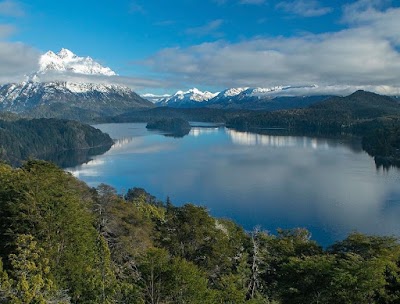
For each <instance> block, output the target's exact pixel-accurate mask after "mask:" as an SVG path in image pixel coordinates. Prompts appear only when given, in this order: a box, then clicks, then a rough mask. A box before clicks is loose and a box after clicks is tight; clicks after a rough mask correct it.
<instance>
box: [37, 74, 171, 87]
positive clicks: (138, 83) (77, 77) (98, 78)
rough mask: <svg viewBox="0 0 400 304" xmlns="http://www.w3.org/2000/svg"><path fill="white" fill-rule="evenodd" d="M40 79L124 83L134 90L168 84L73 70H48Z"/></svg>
mask: <svg viewBox="0 0 400 304" xmlns="http://www.w3.org/2000/svg"><path fill="white" fill-rule="evenodd" d="M38 77H39V80H40V81H42V82H52V81H61V82H65V81H66V82H72V83H95V84H113V85H123V86H126V87H129V88H131V89H133V90H141V89H144V88H160V87H165V86H168V82H167V81H163V80H156V79H147V78H144V77H128V76H118V75H116V76H102V75H86V74H78V73H73V72H47V73H46V74H40V75H39V76H38Z"/></svg>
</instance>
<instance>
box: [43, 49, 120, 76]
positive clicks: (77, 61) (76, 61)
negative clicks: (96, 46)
mask: <svg viewBox="0 0 400 304" xmlns="http://www.w3.org/2000/svg"><path fill="white" fill-rule="evenodd" d="M48 72H71V73H77V74H84V75H100V76H115V75H117V74H116V73H115V72H114V71H113V70H111V69H110V68H108V67H103V66H102V65H101V64H99V63H98V62H96V61H94V60H93V59H92V58H91V57H86V58H85V57H79V56H77V55H75V54H74V53H73V52H71V51H70V50H68V49H64V48H63V49H61V50H60V51H59V52H58V53H57V54H56V53H54V52H53V51H48V52H47V53H45V54H43V55H42V56H41V57H40V59H39V74H46V73H48Z"/></svg>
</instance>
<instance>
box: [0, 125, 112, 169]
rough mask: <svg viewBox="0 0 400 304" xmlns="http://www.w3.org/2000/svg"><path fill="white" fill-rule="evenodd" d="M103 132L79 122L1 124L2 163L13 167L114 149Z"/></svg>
mask: <svg viewBox="0 0 400 304" xmlns="http://www.w3.org/2000/svg"><path fill="white" fill-rule="evenodd" d="M112 143H113V142H112V140H111V138H110V137H109V136H108V135H107V134H104V133H102V132H101V131H100V130H98V129H95V128H93V127H91V126H88V125H84V124H81V123H78V122H76V121H66V120H58V119H32V120H24V119H21V120H16V121H3V120H0V159H2V160H5V161H7V162H9V163H11V164H12V165H19V164H21V162H22V161H23V160H27V159H28V158H33V157H46V155H49V154H52V153H55V152H62V151H68V150H85V149H86V150H87V149H89V148H94V147H107V149H109V148H110V147H111V145H112Z"/></svg>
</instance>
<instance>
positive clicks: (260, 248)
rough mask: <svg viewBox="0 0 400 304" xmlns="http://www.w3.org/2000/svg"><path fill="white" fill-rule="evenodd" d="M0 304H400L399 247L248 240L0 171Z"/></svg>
mask: <svg viewBox="0 0 400 304" xmlns="http://www.w3.org/2000/svg"><path fill="white" fill-rule="evenodd" d="M0 239H1V242H0V259H1V261H2V262H0V303H182V304H183V303H199V304H200V303H210V304H211V303H238V304H240V303H252V304H255V303H282V304H286V303H288V304H291V303H293V304H295V303H327V304H328V303H338V304H341V303H343V304H345V303H357V304H367V303H369V304H371V303H382V304H383V303H385V304H387V303H399V301H400V245H399V242H398V239H396V238H393V237H378V236H366V235H362V234H359V233H353V234H351V235H349V236H348V237H347V238H346V239H345V240H343V241H340V242H337V243H335V244H333V246H331V247H329V248H327V249H323V248H322V247H321V246H319V245H318V244H317V243H316V242H314V241H313V240H311V238H310V234H309V232H308V231H307V230H304V229H300V228H295V229H292V230H279V231H278V232H277V234H275V235H272V234H269V233H267V232H264V231H259V230H254V231H253V232H250V233H247V232H245V231H244V230H243V229H242V228H241V227H239V226H238V225H236V224H235V223H233V222H231V221H229V220H224V219H215V218H213V217H211V216H210V215H209V214H208V212H207V210H206V209H205V208H202V207H196V206H194V205H191V204H187V205H184V206H182V207H175V206H173V205H172V203H171V202H170V201H169V199H167V201H166V202H165V203H164V202H160V201H158V200H157V199H156V198H154V197H153V196H151V195H150V194H148V193H146V192H145V191H144V190H143V189H138V188H132V189H129V190H128V191H127V193H126V194H125V195H124V196H122V195H119V194H117V193H116V191H115V189H113V188H112V187H110V186H107V185H104V184H103V185H100V186H98V187H97V188H96V189H91V188H89V187H88V186H87V185H85V184H84V183H82V182H80V181H78V180H77V179H75V178H74V177H73V176H72V175H70V174H69V173H66V172H64V171H62V170H61V169H59V168H57V167H56V166H54V165H52V164H49V163H45V162H41V161H29V162H27V163H26V164H24V165H23V166H22V167H21V168H19V169H13V168H11V167H9V166H7V165H4V164H2V165H0Z"/></svg>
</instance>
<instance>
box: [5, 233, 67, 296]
mask: <svg viewBox="0 0 400 304" xmlns="http://www.w3.org/2000/svg"><path fill="white" fill-rule="evenodd" d="M16 245H17V249H16V253H15V254H10V261H11V266H12V269H11V271H10V282H11V283H10V292H8V296H9V303H12V304H30V303H38V304H45V303H48V302H50V301H53V300H57V303H69V297H68V296H66V295H65V294H63V293H60V292H57V289H56V286H55V284H54V282H53V281H52V280H51V279H50V267H49V260H48V259H47V258H45V257H44V250H43V248H40V247H38V244H37V242H36V241H35V240H34V237H33V236H32V235H19V236H18V237H17V243H16Z"/></svg>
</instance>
